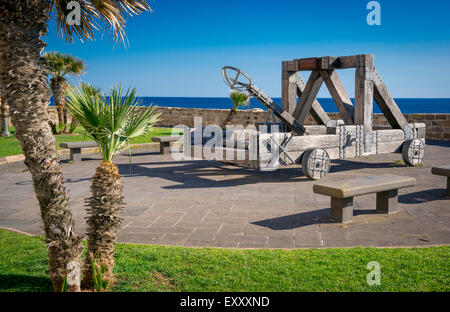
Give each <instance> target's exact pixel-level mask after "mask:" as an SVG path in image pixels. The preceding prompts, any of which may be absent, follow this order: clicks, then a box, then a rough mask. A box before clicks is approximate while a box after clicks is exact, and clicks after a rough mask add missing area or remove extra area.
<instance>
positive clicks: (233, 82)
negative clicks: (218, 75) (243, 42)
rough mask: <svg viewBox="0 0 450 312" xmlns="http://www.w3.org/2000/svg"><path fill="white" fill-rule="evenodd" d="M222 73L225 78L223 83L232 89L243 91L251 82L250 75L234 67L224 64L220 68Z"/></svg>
mask: <svg viewBox="0 0 450 312" xmlns="http://www.w3.org/2000/svg"><path fill="white" fill-rule="evenodd" d="M222 75H223V77H224V78H225V83H226V84H227V85H228V86H229V87H230V88H231V89H232V90H239V91H245V90H247V87H248V86H249V85H251V84H252V79H251V78H250V76H249V75H247V74H246V73H244V72H243V71H241V70H240V69H239V68H236V67H232V66H224V67H223V68H222Z"/></svg>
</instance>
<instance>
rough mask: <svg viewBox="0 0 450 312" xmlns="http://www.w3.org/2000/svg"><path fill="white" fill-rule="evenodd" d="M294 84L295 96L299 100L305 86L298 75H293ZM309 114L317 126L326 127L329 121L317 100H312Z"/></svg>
mask: <svg viewBox="0 0 450 312" xmlns="http://www.w3.org/2000/svg"><path fill="white" fill-rule="evenodd" d="M294 82H295V85H296V89H297V92H296V93H297V96H298V97H299V98H301V96H302V94H303V92H304V90H305V87H306V84H305V82H304V81H303V79H302V78H301V77H300V75H299V74H298V73H295V75H294ZM310 113H311V116H312V117H313V118H314V120H315V121H316V122H317V124H319V125H327V124H328V122H329V121H330V120H331V119H330V117H329V116H328V114H327V113H326V112H325V111H324V109H323V108H322V105H320V103H319V101H318V100H317V99H314V101H313V103H312V106H311V110H310Z"/></svg>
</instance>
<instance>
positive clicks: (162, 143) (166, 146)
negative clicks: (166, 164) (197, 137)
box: [152, 135, 183, 154]
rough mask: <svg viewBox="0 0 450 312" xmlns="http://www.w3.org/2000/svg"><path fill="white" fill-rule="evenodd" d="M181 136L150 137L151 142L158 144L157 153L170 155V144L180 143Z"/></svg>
mask: <svg viewBox="0 0 450 312" xmlns="http://www.w3.org/2000/svg"><path fill="white" fill-rule="evenodd" d="M182 138H183V137H182V136H170V135H167V136H160V137H152V141H153V142H159V153H160V154H170V143H171V142H176V141H180V140H181V139H182Z"/></svg>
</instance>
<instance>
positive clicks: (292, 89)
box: [281, 61, 297, 115]
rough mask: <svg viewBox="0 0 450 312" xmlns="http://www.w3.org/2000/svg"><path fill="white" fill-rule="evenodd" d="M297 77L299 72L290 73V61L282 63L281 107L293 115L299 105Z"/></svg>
mask: <svg viewBox="0 0 450 312" xmlns="http://www.w3.org/2000/svg"><path fill="white" fill-rule="evenodd" d="M296 75H297V71H289V61H284V62H282V68H281V107H282V108H283V109H284V110H285V111H287V112H288V113H289V114H291V115H292V113H293V112H294V110H295V106H296V105H297V85H296V84H295V76H296Z"/></svg>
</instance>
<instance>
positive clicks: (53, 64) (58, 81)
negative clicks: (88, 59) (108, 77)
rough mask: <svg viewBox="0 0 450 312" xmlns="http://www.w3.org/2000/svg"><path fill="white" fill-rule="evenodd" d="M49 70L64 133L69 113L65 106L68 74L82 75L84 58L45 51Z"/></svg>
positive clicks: (51, 86) (61, 129) (59, 122)
mask: <svg viewBox="0 0 450 312" xmlns="http://www.w3.org/2000/svg"><path fill="white" fill-rule="evenodd" d="M45 58H46V60H47V70H48V72H49V74H50V76H51V78H50V89H51V90H52V93H53V100H54V101H55V106H56V110H57V112H58V126H59V129H60V131H61V132H62V133H65V132H66V125H67V114H66V110H65V108H64V106H65V97H66V92H67V80H66V78H65V76H66V75H81V74H82V73H83V72H84V71H85V67H86V66H85V65H84V63H83V61H82V60H80V59H77V58H75V57H73V56H72V55H69V54H61V53H58V52H49V53H45Z"/></svg>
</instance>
